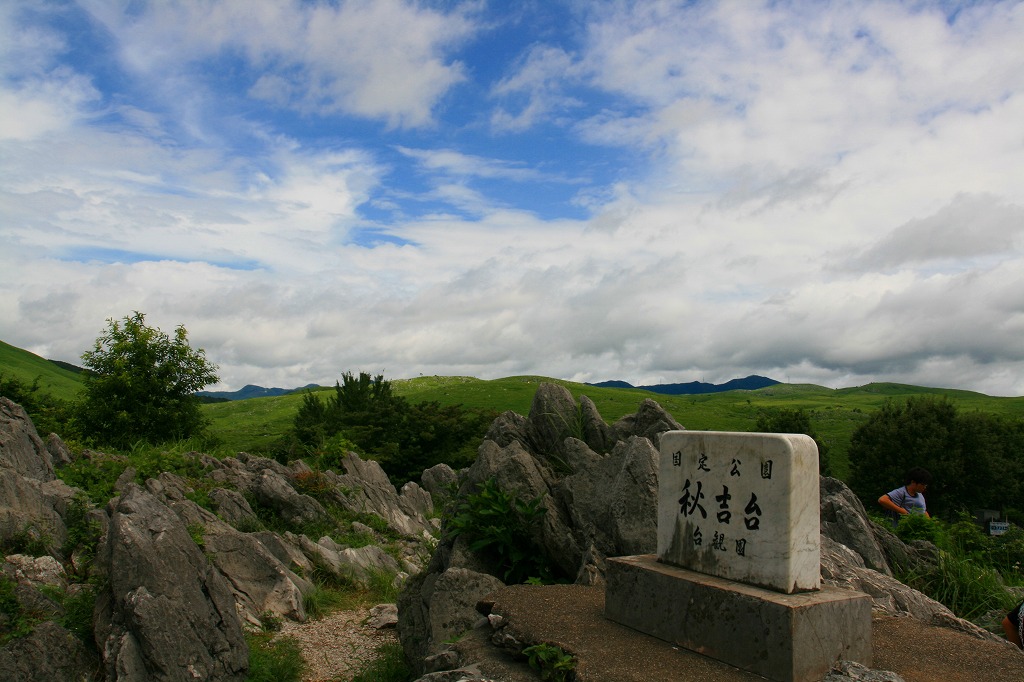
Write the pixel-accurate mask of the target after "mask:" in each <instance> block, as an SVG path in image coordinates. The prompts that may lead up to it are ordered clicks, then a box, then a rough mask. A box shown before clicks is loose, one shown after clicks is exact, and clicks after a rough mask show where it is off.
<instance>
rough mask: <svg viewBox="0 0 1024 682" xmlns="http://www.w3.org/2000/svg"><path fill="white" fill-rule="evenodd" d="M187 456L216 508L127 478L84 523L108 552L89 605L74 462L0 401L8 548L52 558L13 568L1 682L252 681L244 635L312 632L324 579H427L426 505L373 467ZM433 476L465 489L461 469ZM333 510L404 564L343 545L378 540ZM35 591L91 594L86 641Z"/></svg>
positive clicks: (6, 573) (102, 553)
mask: <svg viewBox="0 0 1024 682" xmlns="http://www.w3.org/2000/svg"><path fill="white" fill-rule="evenodd" d="M82 456H86V457H90V458H93V459H94V461H97V462H99V461H105V460H107V461H109V460H110V459H111V458H110V457H108V456H106V455H103V454H102V453H95V452H87V453H84V454H83V455H82ZM189 457H191V458H193V459H194V460H195V461H196V463H197V464H198V465H201V466H203V467H204V468H205V470H206V473H205V479H206V481H208V482H212V483H213V486H214V487H212V488H211V489H210V490H209V491H207V492H206V493H205V498H206V500H207V501H206V502H204V504H205V505H206V506H200V504H198V503H197V502H196V501H195V500H196V499H201V498H202V497H203V496H202V495H198V494H197V491H195V490H194V489H193V488H192V487H190V486H189V484H188V482H187V481H186V480H185V479H183V478H181V477H180V476H177V475H175V474H172V473H168V472H165V473H163V474H161V475H160V476H158V477H157V478H153V479H149V480H146V481H145V482H144V483H143V484H141V485H140V484H138V483H135V482H134V481H133V479H134V478H135V472H134V470H131V469H130V468H129V469H126V470H125V473H124V474H123V475H122V476H121V477H120V479H119V480H118V483H117V487H118V489H119V490H120V494H119V495H118V496H117V497H115V498H114V499H112V500H111V501H110V502H109V503H108V504H107V505H106V507H105V509H94V510H92V511H91V512H89V516H88V518H89V519H90V520H91V521H92V522H93V523H94V524H95V525H96V526H97V527H98V530H99V532H100V534H101V536H102V540H101V541H100V543H99V545H98V547H97V549H96V552H95V557H94V558H93V559H92V561H91V565H90V568H89V575H81V576H78V577H77V578H75V580H82V579H84V578H87V577H91V578H92V581H91V582H92V583H95V584H98V585H100V586H101V587H100V588H99V589H98V591H96V592H95V593H93V592H92V587H91V585H89V584H85V583H76V582H73V581H72V579H71V578H69V576H68V572H66V571H65V566H67V567H69V568H70V569H71V572H72V573H77V572H78V571H79V570H80V569H83V568H84V566H85V565H86V564H87V563H88V562H87V561H86V559H85V558H83V557H75V556H64V554H63V547H64V546H65V541H66V540H67V538H68V527H69V522H68V514H69V508H70V506H71V504H72V501H73V500H75V496H76V491H75V490H74V489H72V488H70V487H68V486H66V485H65V484H63V483H62V482H61V481H60V480H59V479H57V478H56V476H55V472H54V463H55V462H56V464H57V466H58V467H59V466H63V465H66V464H68V463H70V462H71V461H72V456H71V453H70V451H69V450H68V448H67V447H66V446H65V445H64V444H63V443H62V442H61V441H60V439H59V438H58V437H56V436H54V435H51V436H50V438H49V439H48V442H47V443H46V444H44V443H43V441H42V440H41V439H40V438H39V436H38V434H37V433H36V432H35V428H34V427H33V426H32V422H31V420H30V419H29V418H28V416H27V415H26V414H25V412H24V410H23V409H21V407H20V406H18V405H16V404H14V403H12V402H10V401H8V400H6V399H0V542H2V543H3V546H5V547H12V546H17V545H26V546H31V547H32V549H33V550H34V551H35V552H37V553H40V554H41V556H26V555H24V554H21V555H17V554H12V555H10V556H8V557H6V559H5V562H4V563H3V564H2V571H3V575H2V578H3V582H2V583H0V588H3V589H5V590H9V591H10V593H11V597H12V599H11V600H8V601H6V602H5V603H6V604H7V607H5V609H4V610H3V611H4V612H3V613H2V614H0V635H10V637H9V639H10V641H7V642H6V643H5V645H4V646H0V671H2V672H0V679H18V680H57V679H67V680H103V679H105V680H109V681H114V680H117V681H122V682H123V681H139V682H141V681H143V680H184V679H202V680H244V679H245V678H246V675H247V668H248V656H249V654H248V649H247V647H246V643H245V639H244V636H243V632H244V630H245V628H247V627H259V625H260V623H261V621H262V620H263V619H265V618H288V619H292V620H299V621H301V620H304V619H305V618H306V613H305V606H304V596H305V595H306V594H309V593H310V592H311V591H312V590H313V588H314V587H313V583H312V582H311V576H312V575H313V574H314V573H315V572H317V571H323V572H325V574H326V575H333V576H335V577H336V578H338V579H341V580H343V581H349V582H355V583H363V584H368V583H369V582H370V581H371V580H373V579H374V578H375V576H376V575H378V574H385V575H392V576H396V577H398V578H401V577H404V576H405V575H406V574H408V573H415V572H419V571H420V570H421V569H422V568H423V566H422V563H421V562H422V558H421V557H423V556H424V555H427V554H429V552H430V550H431V549H432V548H433V546H434V541H433V538H432V535H431V531H432V530H433V529H434V528H435V524H436V522H435V521H432V520H430V519H429V518H428V517H429V516H430V515H431V514H432V513H433V500H432V498H431V496H430V494H429V493H428V492H426V491H425V490H424V489H422V488H420V487H419V486H418V485H416V484H414V483H410V484H407V485H406V486H404V487H403V488H402V490H401V491H397V490H396V489H395V488H394V486H392V485H391V483H390V481H389V480H388V478H387V476H386V475H385V474H384V472H383V470H382V469H381V468H380V466H379V465H378V464H377V463H376V462H371V461H363V460H361V459H360V458H359V457H358V456H356V455H355V454H351V453H350V454H349V455H347V456H346V457H345V459H344V461H343V463H342V466H343V471H341V472H337V473H336V472H331V471H326V472H314V471H312V470H311V469H310V468H309V467H307V466H306V465H305V464H304V463H302V462H293V463H292V464H291V465H290V466H284V465H282V464H280V463H278V462H276V461H274V460H271V459H266V458H262V457H252V456H249V455H246V454H245V453H241V454H239V455H238V457H229V458H225V459H223V460H221V459H217V458H214V457H210V456H207V455H204V454H201V453H191V454H190V455H189ZM434 474H435V476H434V479H435V480H436V481H445V480H446V479H447V478H450V477H454V472H451V471H450V469H449V470H448V472H445V471H444V469H443V468H442V469H438V470H437V471H435V472H434ZM328 507H332V508H337V509H342V510H345V512H346V513H349V514H351V515H352V516H355V517H358V518H362V519H364V520H366V521H371V520H372V519H374V518H377V519H378V520H379V523H377V522H374V523H373V524H372V525H373V526H375V527H378V528H381V529H386V531H387V533H388V534H389V537H390V538H391V540H390V542H391V543H392V544H394V540H393V538H395V537H398V538H401V539H400V540H399V541H398V542H397V544H398V546H399V547H400V548H401V549H400V554H401V560H400V561H399V560H396V559H395V558H394V557H393V556H391V554H389V553H387V552H384V551H383V550H382V549H381V547H379V546H377V545H375V544H372V543H371V544H369V545H366V544H365V543H360V546H348V545H344V544H340V543H339V542H338V541H336V540H335V539H334V538H332V534H333V535H334V536H335V537H347V535H360V536H362V537H363V538H368V539H370V540H371V541H372V540H375V539H379V535H378V533H377V531H375V530H374V529H373V528H371V527H370V526H368V525H366V524H364V523H349V524H348V525H349V526H351V527H350V528H340V527H339V526H338V525H337V524H338V523H339V522H338V521H337V517H336V516H334V515H332V514H331V513H330V512H329V511H328ZM267 523H271V525H273V526H274V528H268V527H267ZM289 529H291V530H289ZM311 533H312V535H310V534H311ZM76 560H78V561H79V563H78V564H76V563H75V562H76ZM40 586H44V588H43V589H47V590H51V592H53V591H56V592H59V593H63V594H69V595H72V594H83V595H86V596H90V597H91V596H92V595H93V594H95V600H94V606H93V607H92V618H91V627H89V625H88V624H86V626H85V627H86V628H87V631H86V632H78V633H75V632H72V631H69V630H68V629H66V628H65V627H63V626H62V625H60V622H62V621H63V620H64V615H65V611H64V607H62V606H61V605H60V604H59V603H57V602H56V601H54V600H53V599H50V598H49V597H47V596H46V595H45V594H44V592H42V591H41V590H40ZM51 592H47V594H50V593H51ZM69 603H70V600H69ZM25 614H29V616H30V617H24V618H23V617H22V616H24V615H25ZM40 619H42V622H38V621H40ZM86 620H88V615H86ZM6 639H8V637H5V640H6ZM8 675H13V677H9V676H8Z"/></svg>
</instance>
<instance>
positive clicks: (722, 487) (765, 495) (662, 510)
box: [658, 431, 821, 594]
mask: <svg viewBox="0 0 1024 682" xmlns="http://www.w3.org/2000/svg"><path fill="white" fill-rule="evenodd" d="M658 488H659V492H658V560H659V561H662V562H664V563H668V564H673V565H676V566H680V567H682V568H688V569H690V570H694V571H700V572H702V573H707V574H710V575H715V576H719V577H722V578H726V579H729V580H736V581H739V582H744V583H748V584H751V585H758V586H761V587H767V588H769V589H773V590H777V591H779V592H785V593H787V594H789V593H793V592H803V591H808V590H817V589H818V588H819V586H820V559H821V539H820V537H819V532H820V523H819V505H818V448H817V446H816V445H815V444H814V441H813V440H812V439H811V438H809V437H807V436H804V435H794V434H766V433H721V432H714V431H670V432H668V433H664V434H662V437H661V467H660V472H659V485H658Z"/></svg>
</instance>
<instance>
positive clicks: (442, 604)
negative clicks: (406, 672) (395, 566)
mask: <svg viewBox="0 0 1024 682" xmlns="http://www.w3.org/2000/svg"><path fill="white" fill-rule="evenodd" d="M503 586H504V583H503V582H501V581H500V580H498V579H497V578H495V577H494V576H492V575H487V574H485V573H476V572H474V571H469V570H466V569H464V568H451V569H448V570H446V571H444V572H443V573H441V574H440V575H437V574H428V575H422V574H421V576H416V577H413V578H412V579H411V580H410V581H409V583H407V585H406V589H405V590H403V591H402V593H401V595H400V596H399V601H398V612H399V621H398V632H399V638H400V639H401V642H402V647H403V649H404V650H405V654H406V658H407V659H408V660H409V661H410V662H412V663H413V664H414V665H420V666H422V661H423V660H424V659H425V658H427V657H428V656H430V655H432V654H436V653H439V652H440V651H442V650H444V649H445V644H444V643H445V641H446V640H449V639H451V638H452V637H454V636H457V635H461V634H462V633H463V632H465V631H466V630H469V629H470V628H472V627H473V626H474V625H476V623H477V622H478V621H480V620H482V619H483V616H482V615H481V614H480V613H479V612H477V610H476V605H477V602H479V601H480V600H481V599H483V598H484V597H486V596H487V595H488V594H490V593H491V592H494V591H495V590H497V589H499V588H501V587H503ZM417 672H419V673H422V672H423V670H422V668H421V669H420V670H418V671H417Z"/></svg>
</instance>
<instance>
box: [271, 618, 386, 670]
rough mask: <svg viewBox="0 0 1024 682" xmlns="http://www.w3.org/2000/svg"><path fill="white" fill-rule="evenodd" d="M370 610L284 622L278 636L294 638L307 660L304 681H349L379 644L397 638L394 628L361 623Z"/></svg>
mask: <svg viewBox="0 0 1024 682" xmlns="http://www.w3.org/2000/svg"><path fill="white" fill-rule="evenodd" d="M369 613H370V609H369V608H361V609H356V610H353V611H335V612H334V613H332V614H330V615H328V616H326V617H324V618H319V619H317V620H308V621H306V622H305V623H295V622H291V621H288V622H285V623H284V625H283V626H282V628H281V635H280V636H285V635H287V636H289V637H292V638H293V639H295V640H296V641H297V642H298V643H299V648H300V649H302V655H303V657H304V658H305V659H306V664H307V668H306V674H305V675H304V676H303V678H302V680H303V682H334V681H338V680H350V679H351V678H352V675H354V674H355V673H357V672H359V671H360V670H362V669H363V667H364V666H365V665H366V664H367V663H369V662H370V661H372V660H374V659H375V658H376V653H377V648H378V647H379V646H380V645H381V644H385V643H390V642H397V641H398V637H397V636H396V635H395V630H394V628H386V629H384V630H376V629H374V628H372V627H369V626H367V625H364V624H363V623H364V621H366V618H367V616H368V615H369Z"/></svg>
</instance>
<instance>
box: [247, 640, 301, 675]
mask: <svg viewBox="0 0 1024 682" xmlns="http://www.w3.org/2000/svg"><path fill="white" fill-rule="evenodd" d="M245 640H246V643H247V644H248V645H249V676H248V678H247V680H248V682H300V681H301V680H302V673H303V672H304V671H305V669H306V661H305V660H304V659H303V658H302V650H301V649H300V648H299V643H298V642H297V641H296V640H295V639H294V638H292V637H275V636H274V633H272V632H258V633H252V634H248V635H246V637H245Z"/></svg>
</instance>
